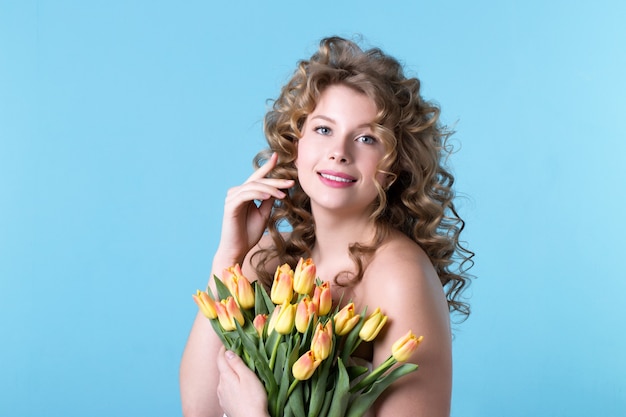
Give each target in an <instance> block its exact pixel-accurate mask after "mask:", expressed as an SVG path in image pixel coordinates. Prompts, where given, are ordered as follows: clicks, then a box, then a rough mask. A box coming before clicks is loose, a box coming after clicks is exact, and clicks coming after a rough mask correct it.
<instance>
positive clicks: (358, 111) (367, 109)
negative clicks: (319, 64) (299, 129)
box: [310, 84, 378, 124]
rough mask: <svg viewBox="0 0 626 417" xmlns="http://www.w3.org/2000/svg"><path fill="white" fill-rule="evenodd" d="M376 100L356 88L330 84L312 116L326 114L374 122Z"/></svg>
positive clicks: (362, 121)
mask: <svg viewBox="0 0 626 417" xmlns="http://www.w3.org/2000/svg"><path fill="white" fill-rule="evenodd" d="M377 113H378V108H377V106H376V102H375V101H374V100H372V99H371V98H370V97H369V96H367V95H366V94H364V93H362V92H360V91H357V90H355V89H354V88H351V87H348V86H345V85H341V84H337V85H330V86H328V87H327V88H325V89H324V91H323V92H322V93H321V94H320V96H319V99H318V100H317V104H316V106H315V108H314V109H313V112H311V115H310V117H315V116H320V115H323V116H326V117H328V118H331V119H334V118H335V117H338V118H345V119H350V120H352V121H358V122H359V123H367V124H369V123H372V122H374V120H375V119H376V116H377Z"/></svg>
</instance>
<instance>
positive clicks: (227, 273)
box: [222, 264, 254, 309]
mask: <svg viewBox="0 0 626 417" xmlns="http://www.w3.org/2000/svg"><path fill="white" fill-rule="evenodd" d="M222 282H223V283H224V285H226V287H227V288H228V290H229V291H230V293H231V294H232V295H233V296H234V297H236V298H237V302H238V303H239V306H240V307H241V308H244V309H249V308H252V307H254V290H253V289H252V285H251V284H250V281H248V278H246V277H245V276H244V275H243V273H242V272H241V267H240V266H239V264H236V265H235V266H231V267H228V268H224V271H223V272H222Z"/></svg>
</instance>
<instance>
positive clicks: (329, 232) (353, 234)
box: [313, 211, 376, 265]
mask: <svg viewBox="0 0 626 417" xmlns="http://www.w3.org/2000/svg"><path fill="white" fill-rule="evenodd" d="M313 217H314V218H315V246H314V248H313V259H314V261H315V262H316V264H327V265H351V264H352V261H351V260H350V256H349V252H348V248H349V246H350V245H351V244H353V243H357V242H358V243H364V244H367V243H369V242H370V241H371V240H372V238H373V237H374V233H375V230H376V229H375V226H374V222H373V221H372V220H370V219H369V218H368V217H367V216H360V217H357V216H354V215H351V216H345V217H343V216H337V214H336V213H332V212H328V211H318V212H315V213H314V214H313Z"/></svg>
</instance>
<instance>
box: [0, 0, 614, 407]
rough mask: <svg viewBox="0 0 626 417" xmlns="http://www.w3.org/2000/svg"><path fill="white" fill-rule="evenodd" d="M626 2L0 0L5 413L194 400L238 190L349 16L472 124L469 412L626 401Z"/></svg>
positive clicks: (459, 359) (464, 391)
mask: <svg viewBox="0 0 626 417" xmlns="http://www.w3.org/2000/svg"><path fill="white" fill-rule="evenodd" d="M227 3H228V4H227ZM624 21H626V6H624V2H622V1H619V0H615V1H602V0H600V1H593V2H592V1H534V0H529V1H516V2H507V1H495V0H492V1H440V2H433V1H429V2H426V1H398V2H394V1H388V2H382V1H376V2H374V1H360V2H356V1H346V2H342V1H339V0H333V1H326V0H319V1H317V2H303V3H299V2H291V1H273V2H269V1H268V2H261V1H248V2H245V1H231V2H219V3H218V2H211V1H208V0H205V1H180V2H174V1H113V0H108V1H78V0H77V1H43V0H42V1H17V0H16V1H7V0H0V415H1V416H6V417H41V416H51V417H52V416H54V417H56V416H59V417H61V416H63V417H71V416H94V417H96V416H157V417H158V416H163V417H165V416H174V415H180V400H179V395H178V381H177V378H178V365H179V360H180V356H181V353H182V349H183V346H184V343H185V340H186V337H187V334H188V331H189V328H190V325H191V321H192V318H193V316H194V314H195V312H196V306H195V304H194V303H193V301H192V299H191V294H192V293H193V292H194V291H195V290H196V288H202V287H203V286H204V285H205V282H206V280H207V278H208V273H209V268H210V263H211V257H212V252H213V250H214V249H215V248H216V246H217V242H218V237H219V230H220V218H221V213H222V203H223V200H224V197H225V193H226V190H227V189H228V188H229V187H231V186H234V185H237V184H238V183H240V182H241V181H243V180H244V179H245V178H246V177H248V175H249V174H250V173H251V169H252V166H251V159H252V157H253V155H254V154H255V153H256V152H257V150H259V149H260V148H261V147H263V145H264V139H263V135H262V118H263V114H264V112H265V110H266V108H267V102H266V100H267V99H270V98H273V97H275V96H276V95H277V93H278V91H279V88H280V86H281V85H282V83H284V82H285V81H286V79H287V78H288V76H289V74H290V73H291V71H292V70H293V68H294V66H295V63H296V61H297V60H298V59H301V58H304V57H307V56H309V55H310V54H311V53H312V52H313V51H314V50H315V47H316V44H317V42H318V40H319V39H320V38H321V37H323V36H327V35H331V34H339V35H344V36H349V37H351V36H353V35H354V34H362V35H363V37H364V40H365V42H366V44H371V45H375V46H380V47H382V48H383V49H384V50H386V51H387V52H389V53H391V54H392V55H395V56H397V57H398V58H400V59H401V60H402V61H403V62H404V63H405V64H406V66H407V69H408V72H409V73H410V74H413V75H417V76H419V77H420V78H421V79H422V82H423V94H424V96H425V97H426V98H428V99H432V100H435V101H436V102H438V103H439V104H440V105H441V107H442V109H443V113H442V117H443V120H444V121H445V122H446V123H447V124H449V125H454V127H455V129H456V131H457V133H456V135H455V136H454V143H455V145H456V146H457V149H458V152H457V153H456V154H455V155H454V156H453V157H452V159H451V164H452V168H453V171H454V173H455V175H456V176H457V183H456V187H457V190H458V192H459V194H460V195H461V196H463V198H462V199H461V200H460V201H459V205H460V211H461V214H462V216H464V218H465V219H466V220H467V229H466V233H465V239H466V240H467V241H468V243H469V246H470V248H471V249H472V250H473V251H475V252H476V266H475V268H474V269H473V273H474V274H475V275H477V276H478V279H476V280H475V282H474V283H473V285H472V286H471V289H470V290H469V291H468V292H467V295H469V296H471V302H472V307H473V314H472V316H471V317H470V319H469V320H468V321H466V322H465V323H463V324H458V325H456V326H455V340H454V360H455V375H454V391H453V410H452V416H453V417H502V416H507V417H517V416H519V417H527V416H546V417H560V416H568V417H573V416H602V417H618V416H624V415H626V400H625V397H626V393H625V388H626V377H625V375H626V359H625V358H626V355H625V354H624V352H625V351H626V339H625V337H624V330H623V329H624V321H625V319H626V315H625V313H624V307H623V304H624V300H625V298H626V297H625V295H624V294H625V293H626V273H625V272H624V270H625V268H624V266H623V265H622V263H621V262H622V260H624V250H625V249H626V245H625V238H624V236H625V235H626V226H625V224H626V223H625V222H624V219H623V213H624V209H623V206H624V204H625V203H626V184H625V182H626V181H625V180H626V168H625V166H626V163H625V162H626V161H625V159H626V127H625V126H626V123H624V114H625V111H626V98H625V97H626V82H625V79H626V78H625V77H624V74H626V47H625V45H626V25H625V24H624Z"/></svg>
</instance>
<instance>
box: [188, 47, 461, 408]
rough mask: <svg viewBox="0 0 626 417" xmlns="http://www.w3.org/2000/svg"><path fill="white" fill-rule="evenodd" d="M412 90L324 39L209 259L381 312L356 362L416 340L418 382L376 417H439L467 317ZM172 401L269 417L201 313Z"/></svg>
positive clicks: (435, 152)
mask: <svg viewBox="0 0 626 417" xmlns="http://www.w3.org/2000/svg"><path fill="white" fill-rule="evenodd" d="M419 87H420V83H419V80H417V79H416V78H407V77H405V76H404V74H403V70H402V67H401V66H400V65H399V63H398V62H397V61H396V60H395V59H394V58H392V57H389V56H388V55H385V54H384V53H383V52H382V51H380V50H379V49H371V50H367V51H363V50H361V49H360V48H359V47H358V46H357V45H356V44H355V43H353V42H350V41H348V40H345V39H341V38H336V37H334V38H327V39H324V40H322V41H321V43H320V49H319V50H318V52H317V53H316V54H314V55H313V56H312V57H311V58H310V59H309V60H305V61H301V62H300V63H299V65H298V68H297V70H296V72H295V73H294V75H293V77H292V78H291V80H290V81H289V82H288V83H287V84H286V85H285V86H284V87H283V89H282V91H281V94H280V96H279V98H278V99H277V100H276V101H275V103H274V105H273V108H272V110H271V111H269V112H268V114H267V115H266V118H265V133H266V137H267V139H268V144H269V152H262V153H261V154H260V155H259V156H258V157H257V159H256V161H257V167H258V169H257V170H256V171H255V172H254V173H253V174H252V176H250V178H248V180H247V181H246V182H245V183H244V184H242V185H240V186H238V187H234V188H232V189H231V190H229V192H228V196H227V198H226V203H225V207H224V219H223V224H222V234H221V238H220V244H219V246H218V249H217V252H216V253H215V256H214V258H213V267H212V272H213V274H215V275H217V276H220V275H221V272H222V270H223V269H224V268H226V267H229V266H231V265H234V264H236V263H240V264H242V265H243V270H244V274H245V275H246V276H247V277H248V278H249V279H251V280H255V279H259V280H261V282H263V283H265V284H266V285H268V286H269V284H270V283H271V277H272V276H273V272H274V271H275V270H276V267H277V266H278V265H279V264H282V263H285V262H287V263H290V264H292V266H295V263H296V262H297V260H298V259H299V258H300V257H311V258H313V260H314V262H315V264H316V267H317V273H318V276H320V277H321V278H322V279H324V280H328V279H332V280H333V281H334V285H333V286H331V287H332V288H333V291H334V293H333V298H334V300H335V302H336V303H339V301H340V300H344V302H345V301H347V300H352V301H353V302H354V303H355V304H356V305H357V306H373V307H380V308H381V310H382V311H383V312H384V313H385V314H386V315H387V316H388V317H389V321H388V325H387V326H386V328H385V330H384V331H383V332H382V333H381V334H380V335H379V336H378V337H377V338H376V339H375V340H374V341H373V342H371V343H370V344H363V345H362V346H361V347H360V349H359V350H358V351H357V352H356V355H355V356H357V357H359V358H361V359H364V360H366V361H368V362H370V363H372V364H373V365H374V366H376V365H378V364H380V363H381V362H383V361H384V360H385V359H386V358H387V357H388V356H389V352H390V351H391V345H392V343H393V342H394V341H395V340H397V339H399V338H400V337H401V336H402V335H403V334H404V333H405V332H406V331H407V329H411V330H412V331H413V332H414V333H415V334H417V335H423V336H424V341H423V343H422V344H421V345H420V347H419V349H418V350H417V351H416V352H415V353H414V354H413V356H412V357H411V359H410V361H411V362H415V363H418V364H419V366H420V369H419V371H418V372H414V373H411V374H409V375H408V376H405V377H403V378H401V379H400V380H398V381H396V382H395V383H394V384H393V385H392V386H391V387H390V389H388V390H387V391H386V392H385V393H384V394H383V395H382V396H381V397H380V398H379V400H378V401H377V402H376V404H375V407H374V408H373V409H372V410H371V413H372V415H375V416H378V417H387V416H389V417H391V416H393V417H398V416H412V417H414V416H430V417H432V416H448V415H449V412H450V395H451V382H452V359H451V356H452V355H451V334H450V319H449V315H450V313H452V312H460V313H462V314H464V315H467V314H469V308H468V306H467V305H466V304H464V303H462V302H460V301H459V295H460V294H459V293H460V291H461V290H462V289H463V287H464V286H465V285H466V283H467V282H469V281H468V280H469V278H468V277H467V276H466V274H465V269H464V264H465V263H466V262H467V261H470V259H471V257H472V255H473V254H472V253H471V252H470V251H468V250H466V249H464V248H463V247H461V245H460V243H459V234H460V232H461V230H462V229H463V224H464V223H463V221H462V220H461V219H460V218H459V217H458V215H457V213H456V211H455V209H454V204H453V197H454V193H453V191H452V189H451V186H452V183H453V177H452V175H451V174H450V173H449V172H448V171H447V170H446V169H445V167H444V166H443V160H444V159H445V157H446V155H447V152H446V148H445V140H446V138H447V132H446V131H445V130H444V129H443V128H442V127H441V126H440V124H439V122H438V116H439V109H438V108H437V107H435V106H433V105H432V104H430V103H428V102H426V101H424V100H423V99H422V98H421V96H420V94H419ZM270 152H271V153H270ZM262 160H266V163H265V164H263V165H261V166H259V165H260V163H259V162H260V161H262ZM255 201H257V202H260V204H258V205H257V204H255ZM284 223H287V224H288V225H289V226H290V229H291V230H290V231H289V232H281V230H284V228H283V227H282V226H283V224H284ZM279 226H280V228H279ZM265 231H268V233H264V232H265ZM458 259H460V260H461V262H460V264H459V263H458V262H455V260H458ZM470 263H471V261H470ZM211 285H213V284H212V283H211ZM243 392H245V401H242V400H241V394H242V393H243ZM181 395H182V402H183V411H184V415H185V416H188V417H189V416H222V414H223V413H226V414H227V415H228V416H229V417H237V416H248V417H249V416H267V411H266V409H267V403H266V397H265V392H264V390H263V387H262V385H261V384H260V382H259V381H258V380H257V378H256V376H255V375H254V373H252V372H251V371H250V370H248V369H247V368H246V366H245V365H244V364H243V362H242V361H241V360H240V359H239V358H238V357H236V356H235V355H233V354H232V352H224V349H223V348H221V343H220V341H219V339H218V338H217V337H216V335H215V334H214V332H213V330H212V328H211V326H210V324H209V322H208V320H206V318H205V317H204V316H202V315H201V314H199V315H198V316H197V318H196V320H195V322H194V325H193V328H192V331H191V334H190V336H189V340H188V343H187V346H186V348H185V352H184V355H183V360H182V364H181Z"/></svg>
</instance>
